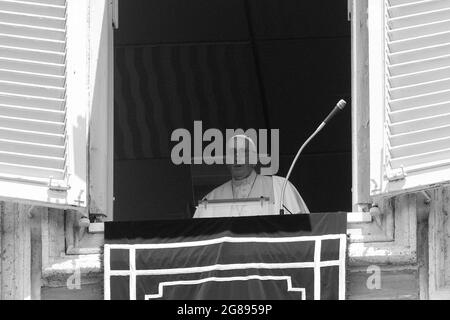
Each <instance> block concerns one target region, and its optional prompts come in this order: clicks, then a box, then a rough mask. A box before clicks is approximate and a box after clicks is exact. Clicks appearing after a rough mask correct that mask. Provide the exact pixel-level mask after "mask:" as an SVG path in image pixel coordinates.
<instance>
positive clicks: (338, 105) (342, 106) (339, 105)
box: [336, 99, 347, 110]
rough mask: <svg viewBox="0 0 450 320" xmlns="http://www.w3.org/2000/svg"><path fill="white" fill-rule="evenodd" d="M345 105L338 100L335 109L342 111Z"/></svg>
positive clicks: (342, 101)
mask: <svg viewBox="0 0 450 320" xmlns="http://www.w3.org/2000/svg"><path fill="white" fill-rule="evenodd" d="M346 105H347V102H345V100H342V99H341V100H339V102H338V103H337V104H336V107H338V108H339V109H341V110H343V109H344V108H345V106H346Z"/></svg>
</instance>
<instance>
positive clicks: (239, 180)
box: [194, 135, 309, 218]
mask: <svg viewBox="0 0 450 320" xmlns="http://www.w3.org/2000/svg"><path fill="white" fill-rule="evenodd" d="M227 149H228V150H227V155H228V154H233V155H234V159H233V160H234V161H233V164H229V165H228V168H229V171H230V173H231V180H230V181H228V182H226V183H224V184H223V185H221V186H219V187H217V188H215V189H214V190H213V191H211V192H210V193H209V194H207V195H206V196H205V197H204V198H203V200H207V201H211V200H227V201H231V203H230V204H229V205H227V204H226V203H225V204H224V205H222V208H217V207H215V208H212V206H208V204H207V202H206V205H203V204H201V205H199V206H198V207H197V210H196V211H195V214H194V218H212V217H236V216H254V215H271V214H279V212H278V210H279V207H280V198H281V189H282V187H283V183H284V181H285V179H284V178H282V177H278V176H263V175H260V174H258V173H256V171H255V165H256V164H252V161H249V159H251V157H252V156H256V146H255V144H254V142H253V141H252V139H250V138H249V137H248V136H246V135H235V136H233V137H232V138H231V139H230V140H229V141H228V143H227ZM230 149H231V150H230ZM261 197H264V198H268V199H269V203H268V207H267V208H268V209H267V210H255V205H254V204H253V205H250V204H246V203H244V202H241V203H236V202H233V200H237V199H241V200H242V199H256V198H261ZM284 209H285V210H284V211H285V214H289V213H309V210H308V207H307V206H306V204H305V202H304V201H303V198H302V197H301V196H300V194H299V192H298V191H297V189H296V188H295V187H294V185H292V184H291V183H290V182H289V181H288V183H287V185H286V191H285V196H284Z"/></svg>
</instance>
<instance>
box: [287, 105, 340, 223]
mask: <svg viewBox="0 0 450 320" xmlns="http://www.w3.org/2000/svg"><path fill="white" fill-rule="evenodd" d="M346 104H347V102H345V100H342V99H341V100H339V102H338V103H337V104H336V106H335V107H334V108H333V110H331V112H330V114H329V115H328V116H327V117H326V118H325V120H324V121H323V122H322V123H321V124H320V125H319V126H318V127H317V129H316V131H314V133H313V134H312V135H311V136H309V138H308V139H307V140H306V141H305V142H304V143H303V145H302V146H301V147H300V149H299V150H298V152H297V154H296V156H295V158H294V160H293V161H292V164H291V166H290V168H289V171H288V173H287V175H286V179H285V180H284V183H283V188H282V189H281V199H280V215H283V214H284V194H285V192H286V186H287V183H288V181H289V177H290V176H291V173H292V170H293V169H294V166H295V163H296V162H297V160H298V158H299V157H300V154H301V153H302V151H303V149H305V147H306V146H307V145H308V143H309V142H310V141H311V140H312V139H313V138H314V137H315V136H316V135H317V134H318V133H319V132H320V131H321V130H322V129H323V127H325V126H326V125H327V124H328V123H329V122H330V121H331V119H333V117H334V116H335V115H336V114H338V113H339V112H340V111H342V110H343V109H344V107H345V106H346Z"/></svg>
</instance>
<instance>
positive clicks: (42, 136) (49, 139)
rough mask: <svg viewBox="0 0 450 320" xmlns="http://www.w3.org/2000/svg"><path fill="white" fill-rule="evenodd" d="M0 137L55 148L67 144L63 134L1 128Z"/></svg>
mask: <svg viewBox="0 0 450 320" xmlns="http://www.w3.org/2000/svg"><path fill="white" fill-rule="evenodd" d="M0 136H1V137H2V139H7V140H17V141H24V142H29V143H38V144H47V145H55V146H64V143H65V137H64V135H63V134H51V133H44V132H36V131H28V130H22V129H12V128H2V127H0Z"/></svg>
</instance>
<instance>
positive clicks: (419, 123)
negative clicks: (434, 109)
mask: <svg viewBox="0 0 450 320" xmlns="http://www.w3.org/2000/svg"><path fill="white" fill-rule="evenodd" d="M449 123H450V113H449V114H444V115H437V116H433V117H426V118H421V119H414V120H409V121H403V122H397V123H394V124H392V125H390V130H391V133H392V134H401V133H407V132H415V131H419V130H424V129H429V128H437V127H442V126H445V125H447V124H449Z"/></svg>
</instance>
